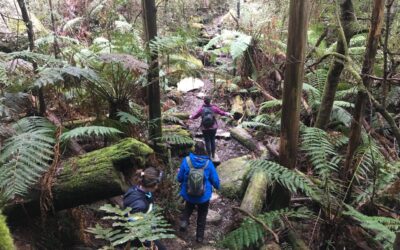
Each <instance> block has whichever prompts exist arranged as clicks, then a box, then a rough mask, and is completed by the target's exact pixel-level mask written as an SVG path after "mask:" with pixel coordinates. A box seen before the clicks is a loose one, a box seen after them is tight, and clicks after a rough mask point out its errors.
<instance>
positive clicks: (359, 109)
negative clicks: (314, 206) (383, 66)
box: [341, 0, 385, 199]
mask: <svg viewBox="0 0 400 250" xmlns="http://www.w3.org/2000/svg"><path fill="white" fill-rule="evenodd" d="M384 6H385V1H384V0H374V7H373V10H372V18H371V27H370V30H369V34H368V40H367V46H366V51H365V55H364V62H363V66H362V70H361V76H362V80H363V85H364V87H365V89H369V87H370V86H371V82H372V79H371V78H370V77H369V76H370V75H372V73H373V70H374V64H375V57H376V53H377V49H378V44H379V38H380V37H381V31H382V24H383V18H384ZM367 100H368V94H367V93H366V91H365V90H363V89H360V90H359V91H358V93H357V99H356V104H355V108H354V115H353V121H352V123H351V128H350V138H349V144H348V147H347V154H346V160H345V164H344V169H343V171H341V178H342V180H343V181H344V182H345V183H346V184H349V185H350V187H351V183H350V179H351V177H352V175H353V174H354V169H355V167H356V164H357V163H356V162H355V161H354V154H355V152H356V150H357V148H358V146H359V145H360V143H361V124H362V119H363V116H364V110H365V104H366V102H367ZM347 186H348V185H346V187H347ZM350 196H351V188H349V189H348V192H347V196H346V199H348V198H349V197H350Z"/></svg>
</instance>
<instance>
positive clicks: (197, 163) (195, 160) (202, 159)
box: [189, 153, 210, 168]
mask: <svg viewBox="0 0 400 250" xmlns="http://www.w3.org/2000/svg"><path fill="white" fill-rule="evenodd" d="M189 157H190V161H191V162H192V165H193V167H194V168H201V167H204V165H205V164H206V162H207V161H209V160H210V157H208V156H206V155H195V154H193V153H190V154H189Z"/></svg>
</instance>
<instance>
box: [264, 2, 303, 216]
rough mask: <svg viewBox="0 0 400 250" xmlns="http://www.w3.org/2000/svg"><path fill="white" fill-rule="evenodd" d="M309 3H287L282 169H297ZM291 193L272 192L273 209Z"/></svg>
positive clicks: (282, 191)
mask: <svg viewBox="0 0 400 250" xmlns="http://www.w3.org/2000/svg"><path fill="white" fill-rule="evenodd" d="M309 7H310V2H309V1H308V0H304V1H298V0H291V1H290V10H289V35H288V42H287V44H288V46H287V52H286V54H287V59H286V70H285V82H284V88H283V102H282V121H281V140H280V150H279V152H280V157H279V161H280V164H281V165H282V166H285V167H287V168H290V169H293V168H295V167H296V159H297V141H298V136H299V126H300V124H299V119H300V100H301V93H302V85H303V77H304V60H305V52H306V44H307V27H308V16H309V10H310V8H309ZM289 201H290V193H289V191H288V190H286V189H284V188H283V187H281V186H278V187H277V188H276V189H275V192H274V194H273V197H272V204H271V208H272V209H278V208H282V207H286V206H287V205H289Z"/></svg>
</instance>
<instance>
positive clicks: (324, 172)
mask: <svg viewBox="0 0 400 250" xmlns="http://www.w3.org/2000/svg"><path fill="white" fill-rule="evenodd" d="M301 148H302V150H304V151H305V152H306V154H307V156H308V157H309V158H310V160H311V163H312V164H313V166H314V168H315V170H316V171H317V172H318V174H319V175H320V176H322V177H323V178H324V179H325V178H328V177H329V176H330V175H331V173H332V172H336V171H337V170H338V165H337V164H338V162H336V161H333V157H335V156H337V155H338V153H337V152H336V150H335V146H334V145H333V144H332V143H331V142H330V138H329V136H328V134H327V133H326V132H325V131H323V130H321V129H318V128H309V127H307V128H305V129H303V131H302V146H301Z"/></svg>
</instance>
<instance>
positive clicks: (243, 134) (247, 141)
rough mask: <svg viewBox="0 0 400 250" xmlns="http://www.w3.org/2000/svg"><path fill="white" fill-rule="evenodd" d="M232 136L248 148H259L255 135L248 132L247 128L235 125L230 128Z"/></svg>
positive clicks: (253, 149)
mask: <svg viewBox="0 0 400 250" xmlns="http://www.w3.org/2000/svg"><path fill="white" fill-rule="evenodd" d="M230 132H231V136H232V137H233V138H234V139H236V140H237V141H238V142H239V143H240V144H242V145H243V146H245V147H246V148H247V149H249V150H251V151H256V150H257V142H256V141H255V140H254V139H253V137H252V136H251V135H250V134H249V132H247V130H246V129H244V128H241V127H235V128H232V129H231V130H230Z"/></svg>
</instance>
